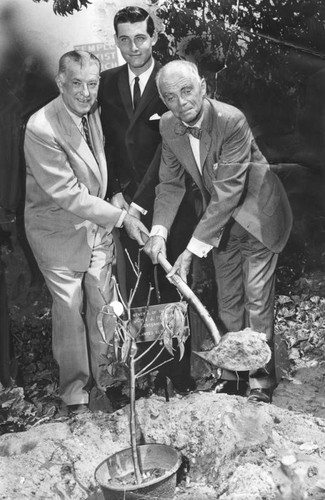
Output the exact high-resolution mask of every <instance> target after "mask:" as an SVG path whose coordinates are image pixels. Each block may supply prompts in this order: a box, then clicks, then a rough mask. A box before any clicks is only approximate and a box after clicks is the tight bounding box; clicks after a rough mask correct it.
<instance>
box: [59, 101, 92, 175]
mask: <svg viewBox="0 0 325 500" xmlns="http://www.w3.org/2000/svg"><path fill="white" fill-rule="evenodd" d="M56 111H57V118H58V123H59V125H60V127H61V129H62V132H63V135H65V136H68V137H69V146H70V147H71V149H74V150H75V151H77V153H78V154H79V156H80V157H81V158H82V159H83V160H84V162H85V163H86V164H87V165H88V166H89V168H90V169H91V171H92V172H93V174H94V175H95V177H96V178H97V180H98V181H99V183H100V184H101V183H102V177H101V173H100V170H99V167H98V164H97V161H96V159H95V157H94V155H93V154H92V152H91V151H90V149H89V147H88V144H87V143H86V141H85V140H84V138H83V136H82V134H81V132H80V130H79V129H78V127H77V125H76V124H75V123H74V121H73V120H72V118H71V116H70V115H69V113H68V112H67V110H66V107H65V106H64V104H63V101H62V98H61V96H59V97H58V98H57V101H56ZM93 135H96V134H93ZM97 148H98V146H97Z"/></svg>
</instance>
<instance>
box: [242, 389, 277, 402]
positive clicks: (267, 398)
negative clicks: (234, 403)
mask: <svg viewBox="0 0 325 500" xmlns="http://www.w3.org/2000/svg"><path fill="white" fill-rule="evenodd" d="M271 395H272V394H271V389H260V388H256V389H251V391H250V393H249V396H248V398H247V399H248V401H252V402H255V403H271Z"/></svg>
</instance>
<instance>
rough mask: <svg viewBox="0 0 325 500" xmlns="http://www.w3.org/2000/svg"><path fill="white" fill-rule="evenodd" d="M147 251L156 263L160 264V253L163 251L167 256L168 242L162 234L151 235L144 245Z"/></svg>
mask: <svg viewBox="0 0 325 500" xmlns="http://www.w3.org/2000/svg"><path fill="white" fill-rule="evenodd" d="M143 250H144V251H145V253H146V254H147V255H149V257H150V259H151V260H152V262H153V263H154V264H158V260H157V257H158V254H159V253H160V252H161V253H162V254H163V256H164V257H166V242H165V239H164V238H163V237H162V236H151V237H150V238H149V239H148V241H147V243H146V244H145V246H144V249H143Z"/></svg>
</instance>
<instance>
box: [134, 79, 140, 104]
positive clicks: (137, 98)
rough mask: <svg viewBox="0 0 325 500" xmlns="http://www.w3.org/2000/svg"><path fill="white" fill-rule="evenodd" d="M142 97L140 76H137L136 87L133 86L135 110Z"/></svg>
mask: <svg viewBox="0 0 325 500" xmlns="http://www.w3.org/2000/svg"><path fill="white" fill-rule="evenodd" d="M140 99H141V92H140V86H139V77H138V76H136V77H135V79H134V87H133V109H134V111H135V110H136V109H137V106H138V104H139V102H140Z"/></svg>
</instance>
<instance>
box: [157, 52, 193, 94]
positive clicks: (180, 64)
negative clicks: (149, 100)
mask: <svg viewBox="0 0 325 500" xmlns="http://www.w3.org/2000/svg"><path fill="white" fill-rule="evenodd" d="M180 68H184V69H186V70H188V71H189V72H190V73H192V74H193V75H194V76H195V78H196V79H197V81H198V82H200V81H201V77H200V74H199V70H198V68H197V66H196V64H194V63H192V62H190V61H184V60H183V59H181V60H175V61H170V62H169V63H167V64H165V66H163V67H162V68H160V70H159V71H158V73H157V75H156V84H157V89H158V92H159V95H160V97H162V95H161V91H160V85H161V80H162V78H164V76H165V75H166V73H169V72H171V73H172V72H174V71H177V70H179V69H180Z"/></svg>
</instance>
